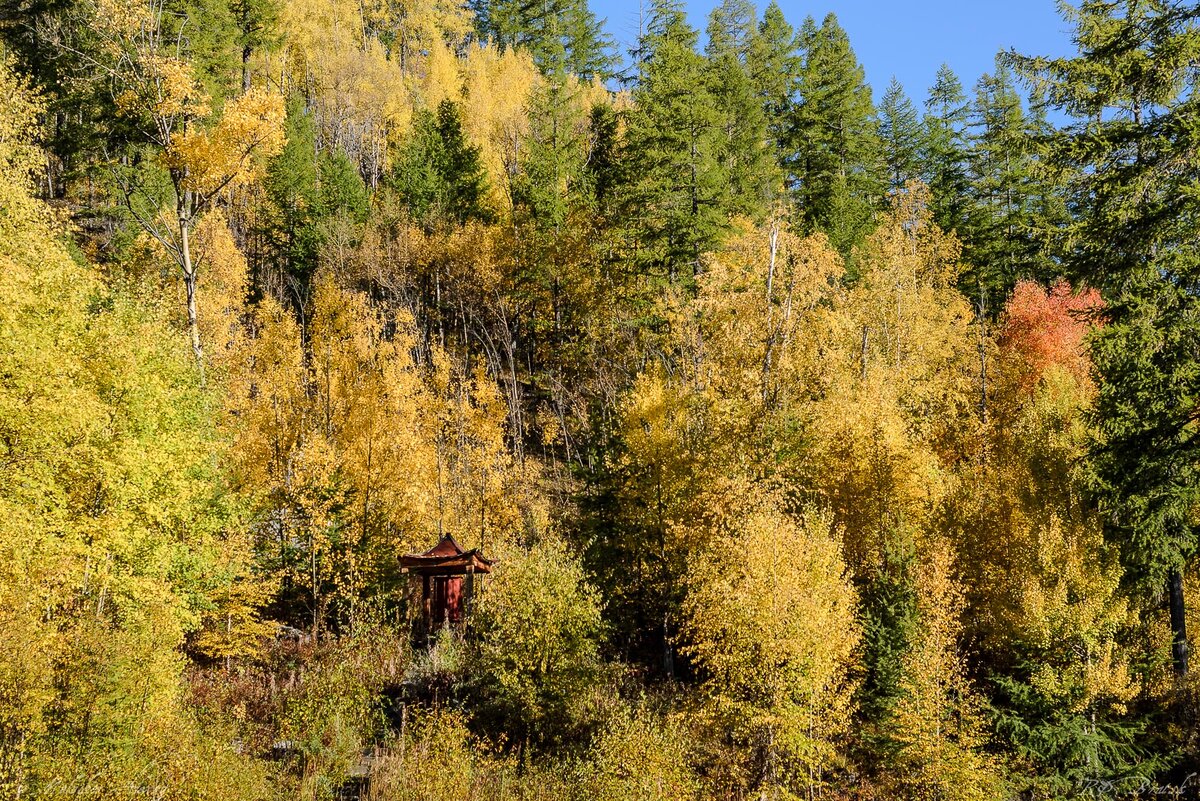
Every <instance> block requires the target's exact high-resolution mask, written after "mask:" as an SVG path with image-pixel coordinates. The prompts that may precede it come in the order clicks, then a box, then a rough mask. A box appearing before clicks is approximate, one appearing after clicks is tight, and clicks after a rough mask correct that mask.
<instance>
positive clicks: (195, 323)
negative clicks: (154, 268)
mask: <svg viewBox="0 0 1200 801" xmlns="http://www.w3.org/2000/svg"><path fill="white" fill-rule="evenodd" d="M191 227H192V226H191V219H190V216H189V215H188V214H186V213H184V212H183V211H182V210H181V211H180V213H179V255H180V259H181V260H182V262H183V264H182V265H181V266H182V267H183V285H184V287H185V288H186V289H187V319H188V337H189V338H190V339H191V341H192V355H194V356H195V357H196V369H197V370H199V371H200V386H204V346H203V345H202V344H201V343H200V316H199V314H198V313H197V311H196V265H195V264H194V263H193V262H192V245H191V238H190V235H191Z"/></svg>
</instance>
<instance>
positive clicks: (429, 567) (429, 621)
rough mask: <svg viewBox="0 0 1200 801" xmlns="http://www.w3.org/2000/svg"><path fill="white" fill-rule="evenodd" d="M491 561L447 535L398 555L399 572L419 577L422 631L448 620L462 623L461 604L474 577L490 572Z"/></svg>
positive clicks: (493, 561) (450, 622) (457, 623)
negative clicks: (425, 548)
mask: <svg viewBox="0 0 1200 801" xmlns="http://www.w3.org/2000/svg"><path fill="white" fill-rule="evenodd" d="M494 564H495V560H492V559H488V558H486V557H484V555H483V554H481V553H480V552H479V549H478V548H472V549H471V550H469V551H466V550H463V547H462V546H461V545H459V544H458V542H457V541H455V539H454V537H451V536H450V535H449V534H446V535H443V536H442V538H441V539H440V540H438V544H437V545H435V546H433V547H432V548H430V549H429V550H428V551H425V552H424V553H410V554H405V555H404V556H401V557H400V572H402V573H412V574H414V575H416V576H420V577H421V610H422V617H423V618H424V623H425V630H426V631H428V632H432V631H435V630H437V629H439V628H441V627H442V626H443V625H445V624H447V623H449V624H451V625H459V624H461V623H462V620H463V610H464V607H465V606H466V602H467V600H468V598H469V596H470V595H471V594H472V592H473V591H474V584H475V576H476V575H477V574H486V573H491V572H492V565H494ZM464 579H465V583H464Z"/></svg>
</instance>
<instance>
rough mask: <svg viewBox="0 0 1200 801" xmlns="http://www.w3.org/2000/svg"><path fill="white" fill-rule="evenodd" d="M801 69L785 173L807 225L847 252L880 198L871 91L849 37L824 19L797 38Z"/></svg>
mask: <svg viewBox="0 0 1200 801" xmlns="http://www.w3.org/2000/svg"><path fill="white" fill-rule="evenodd" d="M800 45H801V49H802V51H803V54H804V66H803V69H802V70H801V73H800V87H799V91H800V101H799V103H798V104H797V106H796V109H795V111H794V113H793V115H792V140H791V144H792V148H793V150H794V155H793V162H792V169H791V172H792V173H793V175H794V176H795V191H794V194H795V197H796V200H797V202H798V203H799V206H800V213H801V215H802V218H803V220H804V221H805V223H806V224H807V225H809V226H810V227H813V228H820V229H822V230H825V231H826V232H827V233H828V234H829V237H830V240H831V241H832V242H833V243H834V245H835V246H836V247H837V248H838V249H839V250H841V251H842V252H843V253H849V252H850V249H851V248H852V247H853V245H854V244H855V243H856V242H858V241H859V239H860V238H861V237H862V236H863V235H864V234H865V233H866V232H867V231H868V229H869V228H870V226H871V221H872V214H873V212H874V209H875V208H876V206H877V205H878V203H879V201H880V198H881V196H882V194H883V191H882V190H883V176H882V172H883V170H882V164H881V162H880V159H879V153H880V147H879V129H878V122H877V120H876V117H875V106H874V104H873V103H872V101H871V88H870V87H869V86H867V83H866V78H865V74H864V71H863V68H862V65H861V64H859V63H858V59H857V58H856V57H855V55H854V51H853V50H852V49H851V47H850V39H849V37H847V35H846V32H845V31H844V30H843V29H842V27H841V25H839V24H838V21H837V17H836V16H834V15H833V14H830V15H828V16H827V17H826V18H825V20H824V21H823V22H822V23H821V26H820V27H817V25H816V23H815V22H814V21H813V20H812V18H811V17H810V18H809V19H806V20H805V21H804V25H803V27H802V28H801V32H800Z"/></svg>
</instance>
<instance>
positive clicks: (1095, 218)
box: [1010, 2, 1200, 675]
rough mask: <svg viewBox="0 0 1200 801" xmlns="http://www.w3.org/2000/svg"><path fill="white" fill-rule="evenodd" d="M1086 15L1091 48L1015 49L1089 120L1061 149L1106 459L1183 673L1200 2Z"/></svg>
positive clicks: (1059, 138) (1131, 563) (1081, 25)
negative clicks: (1090, 320)
mask: <svg viewBox="0 0 1200 801" xmlns="http://www.w3.org/2000/svg"><path fill="white" fill-rule="evenodd" d="M1073 21H1074V22H1075V25H1076V33H1075V40H1076V43H1077V45H1078V47H1079V53H1078V54H1077V55H1075V56H1072V57H1068V58H1060V59H1044V58H1033V57H1022V56H1017V55H1015V54H1014V55H1012V56H1011V57H1010V58H1011V61H1012V62H1013V63H1015V65H1016V66H1017V67H1018V69H1019V70H1020V71H1021V72H1022V73H1023V74H1024V75H1025V76H1026V77H1027V78H1028V79H1030V80H1031V81H1033V82H1035V85H1038V86H1044V87H1045V89H1046V91H1047V93H1048V94H1047V96H1048V98H1049V99H1050V100H1051V102H1053V103H1054V104H1055V105H1056V106H1058V108H1060V109H1061V110H1062V111H1064V112H1066V113H1067V114H1069V115H1071V116H1072V117H1073V118H1074V121H1073V122H1072V123H1071V124H1070V125H1068V126H1067V127H1066V128H1065V129H1064V130H1063V131H1061V133H1059V134H1057V135H1056V136H1055V137H1053V139H1052V142H1051V146H1052V147H1051V153H1050V157H1051V162H1052V164H1053V165H1054V166H1055V167H1056V168H1057V169H1059V170H1060V171H1061V172H1062V173H1063V174H1064V175H1067V176H1069V178H1070V180H1069V183H1068V185H1067V193H1068V198H1069V202H1070V204H1071V207H1072V208H1073V210H1074V211H1075V212H1076V214H1077V218H1076V219H1075V220H1074V221H1073V222H1072V223H1071V224H1070V225H1069V226H1068V228H1067V230H1066V236H1065V240H1064V245H1065V247H1064V248H1063V261H1064V266H1065V267H1066V268H1067V269H1068V270H1069V271H1070V273H1071V274H1072V275H1073V277H1075V278H1076V280H1077V281H1081V282H1086V283H1088V284H1090V285H1091V286H1094V287H1097V288H1098V289H1100V290H1101V292H1102V294H1103V296H1104V299H1105V302H1106V304H1107V307H1106V309H1105V310H1104V313H1103V322H1104V325H1103V327H1101V328H1099V329H1098V330H1097V331H1096V332H1095V333H1094V335H1093V338H1092V356H1093V361H1094V364H1095V370H1096V374H1097V377H1098V378H1099V396H1098V398H1097V400H1096V405H1095V415H1094V420H1095V425H1096V438H1095V442H1094V447H1093V449H1092V464H1093V467H1094V470H1095V475H1096V480H1097V487H1098V490H1099V496H1100V499H1101V501H1102V503H1103V507H1104V511H1105V518H1106V520H1108V521H1109V525H1108V527H1107V528H1108V533H1109V535H1110V537H1111V538H1112V539H1113V541H1114V542H1115V543H1116V544H1117V545H1118V546H1119V547H1120V550H1121V554H1122V557H1123V561H1124V564H1125V567H1126V574H1127V576H1128V578H1129V579H1130V583H1131V586H1133V587H1140V588H1143V589H1144V590H1145V592H1146V594H1145V595H1144V596H1143V597H1145V598H1146V599H1147V601H1152V600H1153V599H1156V598H1161V597H1162V595H1164V594H1165V595H1166V597H1167V599H1168V608H1169V612H1170V621H1171V627H1172V631H1173V657H1174V663H1175V669H1176V671H1177V672H1178V673H1179V674H1181V675H1182V674H1185V673H1186V672H1187V670H1188V650H1189V647H1188V638H1187V627H1186V622H1185V621H1186V616H1185V612H1186V607H1185V603H1184V585H1183V578H1182V576H1183V571H1184V568H1185V566H1186V565H1187V564H1188V561H1189V560H1190V559H1191V558H1192V557H1193V555H1194V554H1195V552H1196V546H1197V531H1196V522H1195V521H1196V509H1197V504H1198V503H1200V430H1198V428H1197V420H1198V419H1200V193H1198V192H1197V191H1196V180H1197V179H1196V176H1197V175H1198V174H1200V156H1198V155H1197V154H1198V153H1200V98H1198V97H1197V95H1196V93H1195V91H1194V69H1195V64H1196V63H1197V60H1198V59H1200V24H1198V23H1200V4H1196V3H1162V2H1149V3H1136V4H1134V3H1128V4H1124V3H1123V4H1114V3H1108V2H1086V3H1084V4H1083V5H1082V6H1081V7H1080V8H1079V9H1078V10H1077V11H1075V12H1073ZM1149 64H1153V66H1154V69H1146V66H1147V65H1149Z"/></svg>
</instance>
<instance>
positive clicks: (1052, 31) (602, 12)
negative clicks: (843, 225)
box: [590, 0, 1072, 105]
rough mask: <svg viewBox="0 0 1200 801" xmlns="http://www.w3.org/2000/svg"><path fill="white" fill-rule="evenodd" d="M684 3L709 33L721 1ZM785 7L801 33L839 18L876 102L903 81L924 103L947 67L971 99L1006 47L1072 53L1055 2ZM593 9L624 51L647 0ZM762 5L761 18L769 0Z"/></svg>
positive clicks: (797, 2) (844, 0) (831, 2)
mask: <svg viewBox="0 0 1200 801" xmlns="http://www.w3.org/2000/svg"><path fill="white" fill-rule="evenodd" d="M684 2H685V3H686V7H687V10H688V16H689V17H690V19H691V22H692V24H693V25H694V26H696V27H697V28H699V29H700V30H701V32H703V30H704V27H705V25H707V21H708V13H709V11H711V10H712V8H713V6H715V5H717V4H718V0H684ZM777 2H778V3H779V5H780V7H781V8H782V9H783V13H784V14H785V15H786V16H787V18H788V21H789V22H790V23H791V24H792V26H793V27H796V28H798V27H799V26H800V23H801V22H802V21H803V20H804V18H805V17H806V16H808V15H812V16H813V17H815V18H816V19H817V21H818V22H819V21H820V20H821V19H822V18H823V17H824V16H825V15H826V14H827V13H828V12H830V11H832V12H833V13H835V14H837V16H838V20H839V21H840V22H841V25H842V27H843V28H845V29H846V32H847V33H848V34H849V35H850V44H851V45H852V46H853V47H854V51H855V53H857V54H858V59H859V61H860V62H862V64H863V66H864V67H865V68H866V71H867V81H868V82H869V83H870V84H871V87H872V88H873V89H874V91H875V99H876V101H878V100H879V98H880V97H881V96H882V95H883V90H884V89H885V88H886V87H887V85H888V82H889V81H890V80H891V78H892V75H895V76H896V78H898V79H899V81H900V83H902V84H904V89H905V91H906V92H907V93H908V95H909V97H911V98H913V100H914V102H916V103H918V105H919V104H920V103H921V102H922V101H924V99H925V93H926V90H927V89H928V88H929V86H930V85H931V84H932V83H933V79H934V75H935V73H936V72H937V69H938V66H939V65H941V64H942V62H945V63H947V64H949V65H950V67H951V68H952V69H953V70H954V71H955V72H956V73H957V74H958V77H959V78H960V79H961V80H962V82H963V85H964V86H965V87H966V89H967V93H968V95H971V94H973V91H972V89H973V87H974V85H975V82H976V81H977V80H978V79H979V76H981V75H982V74H984V73H985V72H990V71H991V69H992V66H993V60H994V57H995V55H996V51H998V50H1000V49H1002V48H1003V49H1007V48H1009V47H1015V48H1016V49H1017V50H1018V51H1020V52H1024V53H1031V54H1041V55H1067V54H1069V53H1071V52H1072V48H1071V42H1070V35H1069V29H1068V26H1067V23H1066V22H1065V21H1063V19H1062V18H1061V17H1059V15H1058V10H1057V8H1056V7H1055V3H1054V0H1008V1H1007V2H997V1H996V0H957V1H956V2H954V1H952V0H915V2H914V0H909V2H903V3H901V2H879V0H874V1H873V0H824V2H823V3H820V4H817V3H813V2H811V1H808V2H804V1H801V0H777ZM590 5H591V9H592V11H593V12H594V13H595V14H596V16H598V17H601V18H606V19H607V20H608V22H607V24H606V28H607V29H608V31H609V33H611V34H612V35H613V37H614V38H615V39H616V40H617V41H618V42H619V43H620V45H621V49H622V52H623V53H624V51H625V50H626V49H627V48H628V46H629V45H630V43H632V42H633V41H634V40H635V39H636V38H637V31H638V8H639V0H591V3H590ZM756 5H757V6H758V9H759V14H760V17H761V12H762V9H763V8H764V7H765V6H766V5H767V0H760V1H759V2H757V3H756Z"/></svg>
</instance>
